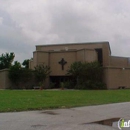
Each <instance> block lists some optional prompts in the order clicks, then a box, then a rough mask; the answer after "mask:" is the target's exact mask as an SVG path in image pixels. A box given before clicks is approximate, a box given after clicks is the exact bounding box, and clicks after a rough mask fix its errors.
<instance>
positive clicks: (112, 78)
mask: <svg viewBox="0 0 130 130" xmlns="http://www.w3.org/2000/svg"><path fill="white" fill-rule="evenodd" d="M76 61H81V62H93V61H99V63H100V64H101V65H102V66H103V71H104V76H103V80H104V82H105V83H106V86H107V88H108V89H119V88H130V58H127V57H116V56H111V49H110V45H109V42H107V41H105V42H91V43H67V44H51V45H50V44H49V45H37V46H36V50H35V51H34V52H33V59H32V60H31V61H30V63H29V66H30V68H31V69H34V67H35V66H36V65H39V64H45V65H48V66H50V68H51V73H50V75H49V81H53V82H54V81H56V80H60V79H63V78H65V77H66V73H67V70H68V69H69V66H70V65H71V64H72V63H74V62H76ZM48 87H49V83H48Z"/></svg>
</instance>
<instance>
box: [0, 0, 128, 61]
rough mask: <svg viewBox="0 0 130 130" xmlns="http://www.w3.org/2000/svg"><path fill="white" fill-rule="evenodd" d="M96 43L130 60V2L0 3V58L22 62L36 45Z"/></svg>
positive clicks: (18, 0)
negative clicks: (11, 55)
mask: <svg viewBox="0 0 130 130" xmlns="http://www.w3.org/2000/svg"><path fill="white" fill-rule="evenodd" d="M98 41H109V43H110V46H111V50H112V55H116V56H127V57H130V1H129V0H0V54H2V53H5V52H14V53H15V55H16V57H15V60H18V61H20V62H22V61H23V60H24V59H30V58H31V57H32V55H33V51H35V45H39V44H40V45H41V44H53V43H55V44H57V43H68V42H98Z"/></svg>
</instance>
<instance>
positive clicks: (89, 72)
mask: <svg viewBox="0 0 130 130" xmlns="http://www.w3.org/2000/svg"><path fill="white" fill-rule="evenodd" d="M68 74H69V75H71V76H72V77H73V78H74V80H75V82H76V88H78V89H101V88H102V89H103V88H104V83H103V82H102V77H103V68H102V66H101V65H100V64H99V63H98V62H90V63H86V62H85V63H81V62H74V63H73V64H72V65H71V66H70V68H69V70H68Z"/></svg>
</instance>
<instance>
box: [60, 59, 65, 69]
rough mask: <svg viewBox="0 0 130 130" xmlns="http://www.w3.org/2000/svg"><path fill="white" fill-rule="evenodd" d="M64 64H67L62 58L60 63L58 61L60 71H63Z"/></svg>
mask: <svg viewBox="0 0 130 130" xmlns="http://www.w3.org/2000/svg"><path fill="white" fill-rule="evenodd" d="M66 63H67V62H66V61H65V60H64V58H62V59H61V61H59V64H61V67H62V70H64V65H65V64H66Z"/></svg>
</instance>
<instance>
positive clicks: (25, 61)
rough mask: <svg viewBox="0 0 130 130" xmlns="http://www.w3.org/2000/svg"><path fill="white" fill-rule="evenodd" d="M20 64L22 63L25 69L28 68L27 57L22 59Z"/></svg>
mask: <svg viewBox="0 0 130 130" xmlns="http://www.w3.org/2000/svg"><path fill="white" fill-rule="evenodd" d="M22 65H23V66H24V67H25V68H26V69H28V68H29V59H26V60H24V61H23V63H22Z"/></svg>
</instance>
